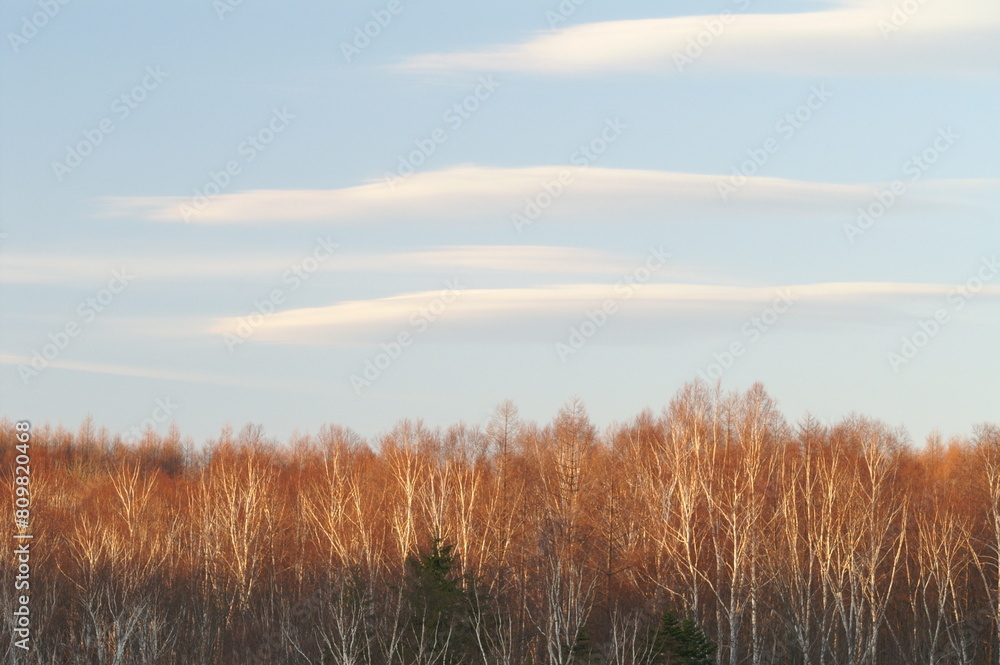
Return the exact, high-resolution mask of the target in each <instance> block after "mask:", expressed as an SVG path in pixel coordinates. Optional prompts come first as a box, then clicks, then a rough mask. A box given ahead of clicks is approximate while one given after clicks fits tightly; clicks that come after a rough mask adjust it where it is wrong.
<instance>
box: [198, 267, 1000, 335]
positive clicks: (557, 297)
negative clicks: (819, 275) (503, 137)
mask: <svg viewBox="0 0 1000 665" xmlns="http://www.w3.org/2000/svg"><path fill="white" fill-rule="evenodd" d="M953 289H954V286H952V285H943V284H916V283H899V282H839V283H821V284H801V285H791V286H767V287H760V286H754V287H748V286H717V285H702V284H678V283H648V284H645V285H643V286H641V287H640V288H630V287H629V286H628V285H626V284H621V283H619V284H617V285H610V284H594V283H582V284H561V285H550V286H540V287H535V288H500V289H468V290H465V291H463V293H462V296H461V298H458V299H457V300H455V302H454V303H452V304H451V305H450V306H449V308H448V311H447V312H446V313H445V315H444V316H443V317H442V319H443V320H444V321H445V322H446V323H445V324H444V325H448V326H459V327H462V326H479V325H482V324H486V323H488V324H490V325H499V326H502V327H504V329H511V328H517V327H518V326H523V325H524V324H525V323H526V322H534V323H537V322H538V321H539V320H546V321H549V322H551V321H559V320H562V318H565V317H573V316H580V315H581V313H582V312H584V311H585V310H586V309H587V308H588V307H595V306H599V305H600V303H602V302H604V301H605V300H607V299H613V300H616V301H618V302H620V303H625V302H626V301H628V304H627V305H626V306H627V308H628V312H629V315H630V316H639V317H643V318H651V317H652V318H665V319H669V320H670V321H672V322H673V324H675V325H676V324H677V323H678V320H679V319H678V317H684V318H685V319H690V318H692V317H694V318H698V317H705V316H716V315H718V314H719V313H725V312H726V311H729V310H732V309H734V308H743V307H746V304H747V303H757V302H768V301H770V300H772V299H774V298H775V294H776V293H777V292H778V291H787V292H791V293H793V294H794V295H795V298H796V299H797V300H800V301H802V302H803V303H806V304H807V305H809V306H813V307H816V308H820V309H822V308H832V309H835V310H837V313H838V317H839V315H840V314H841V313H842V310H843V308H848V309H851V308H855V307H857V308H861V309H864V310H865V311H869V310H870V309H871V308H872V307H882V308H887V309H892V307H893V306H894V305H898V304H900V303H905V304H907V306H912V304H913V303H914V302H921V301H922V300H926V301H927V302H928V303H930V304H933V302H934V299H935V298H937V299H943V298H944V297H946V296H947V294H948V293H949V292H950V291H951V290H953ZM626 294H627V297H626ZM439 295H440V292H437V291H422V292H415V293H405V294H400V295H394V296H390V297H385V298H375V299H370V300H352V301H344V302H339V303H336V304H333V305H328V306H323V307H309V308H300V309H292V310H286V311H283V312H278V313H275V314H273V315H271V316H269V317H267V318H266V319H265V320H264V321H263V323H262V324H261V325H259V326H258V327H257V329H256V330H255V333H254V335H255V339H256V340H260V341H272V342H287V343H303V344H326V345H338V344H355V343H366V342H369V343H370V342H371V341H372V340H373V339H375V340H377V339H378V335H381V334H386V333H388V332H391V331H392V330H393V328H394V327H396V328H398V327H400V326H405V325H407V324H408V322H409V320H410V318H411V317H412V316H413V315H414V313H416V312H419V311H420V310H421V308H425V307H426V306H427V304H428V303H429V302H431V301H432V300H433V299H434V298H437V297H438V296H439ZM982 295H984V296H986V297H995V296H1000V287H998V286H987V287H984V290H983V292H982ZM240 323H241V318H240V317H223V318H219V319H216V320H215V321H213V322H212V323H211V324H210V325H209V326H208V327H207V329H205V330H204V331H203V332H205V333H208V334H219V335H221V334H225V333H233V331H234V330H236V328H237V326H238V325H240ZM644 329H645V330H646V331H647V332H648V333H649V334H651V335H658V334H660V332H659V330H660V329H659V328H657V327H655V326H653V327H650V326H646V327H645V328H644Z"/></svg>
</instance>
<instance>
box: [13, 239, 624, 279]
mask: <svg viewBox="0 0 1000 665" xmlns="http://www.w3.org/2000/svg"><path fill="white" fill-rule="evenodd" d="M127 259H128V262H129V264H130V265H136V266H141V271H142V272H141V275H142V279H143V281H145V282H149V281H153V280H189V281H190V280H205V279H215V280H219V279H226V278H247V277H254V276H257V277H263V278H266V277H273V276H275V275H278V274H280V273H281V272H282V271H284V270H287V269H288V267H289V265H291V264H293V263H295V262H296V261H299V260H301V257H300V256H296V255H295V254H294V253H286V254H285V255H284V256H280V255H277V254H257V255H252V256H242V257H239V258H227V257H220V256H208V255H198V254H184V253H176V254H174V255H170V256H165V255H164V252H160V254H159V255H158V256H151V255H148V254H141V255H136V256H129V257H127ZM630 265H631V262H630V259H629V258H628V257H624V256H619V255H615V254H613V253H611V252H605V251H600V250H593V249H585V248H580V247H560V246H551V245H439V246H433V247H428V248H426V249H421V250H414V251H408V252H378V253H360V252H353V253H344V254H337V255H336V260H332V261H327V262H324V263H323V264H322V265H321V266H320V267H319V268H318V270H319V271H330V272H377V273H379V274H384V273H387V272H405V271H411V270H413V271H435V272H440V271H442V270H451V269H461V270H462V271H465V272H469V271H476V272H490V271H494V272H512V273H516V272H525V273H536V274H539V273H541V274H557V273H586V274H591V275H594V274H612V273H615V272H619V271H622V270H625V269H628V268H629V267H630ZM121 266H122V259H121V258H120V257H110V256H96V255H94V254H92V253H90V254H88V255H87V256H80V255H69V254H64V255H60V256H53V255H51V254H31V253H19V254H6V255H0V281H3V282H6V283H11V284H58V283H60V282H65V281H70V282H81V281H82V280H88V279H94V280H99V279H101V278H106V277H107V275H108V274H109V273H110V272H111V271H112V270H114V269H117V268H121ZM84 288H87V287H86V286H85V287H84Z"/></svg>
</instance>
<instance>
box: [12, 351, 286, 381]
mask: <svg viewBox="0 0 1000 665" xmlns="http://www.w3.org/2000/svg"><path fill="white" fill-rule="evenodd" d="M31 362H32V358H31V357H29V356H20V355H13V354H7V353H0V364H2V365H26V366H28V367H31V366H32V365H31ZM48 367H51V368H53V369H62V370H71V371H74V372H87V373H89V374H110V375H114V376H127V377H133V378H141V379H157V380H162V381H184V382H188V383H202V384H208V385H218V386H230V387H255V388H273V387H274V383H273V381H271V380H267V381H265V380H259V381H254V380H248V379H245V378H241V377H230V376H219V375H214V374H205V373H202V372H188V371H184V370H177V369H153V368H148V367H134V366H128V365H114V364H108V363H92V362H83V361H77V360H60V359H58V358H57V359H55V360H49V361H48ZM286 385H287V386H288V387H289V388H290V387H291V386H292V385H293V384H286Z"/></svg>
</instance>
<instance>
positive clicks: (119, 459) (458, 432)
mask: <svg viewBox="0 0 1000 665" xmlns="http://www.w3.org/2000/svg"><path fill="white" fill-rule="evenodd" d="M0 439H2V443H0V459H2V464H0V476H2V478H3V480H4V486H5V487H6V488H7V489H6V490H5V491H3V492H0V510H2V511H3V514H5V515H12V514H13V513H14V510H15V506H14V501H15V499H14V497H15V491H14V490H15V484H16V483H15V473H14V469H15V465H16V464H15V458H16V456H17V450H16V448H15V446H16V444H17V439H16V433H15V426H14V423H13V422H12V421H10V420H4V421H0ZM30 478H31V524H30V530H31V533H32V535H33V540H32V541H31V583H30V608H31V626H32V641H31V646H30V648H29V649H27V650H25V649H22V648H19V647H17V646H16V645H15V640H16V636H15V633H14V630H15V626H16V622H15V618H14V617H13V616H12V613H11V611H10V609H8V608H13V607H15V605H16V602H17V601H16V596H17V595H19V594H23V593H25V592H24V591H17V590H15V577H16V575H17V571H18V567H17V559H16V558H15V557H14V556H12V555H11V554H10V552H11V551H13V549H14V547H15V546H16V545H17V543H18V542H19V541H17V540H15V539H14V535H15V534H16V529H17V526H16V525H15V523H14V521H13V520H12V519H9V518H5V519H4V520H2V525H3V526H2V533H0V537H2V538H3V540H4V542H5V543H8V556H6V557H4V563H3V567H2V569H0V577H2V580H0V603H2V606H3V608H4V609H3V619H2V621H3V624H2V625H3V628H2V629H0V661H2V662H6V663H30V664H47V665H69V664H79V665H83V664H87V665H91V664H92V665H133V664H136V665H152V664H161V663H162V664H171V665H173V664H192V665H193V664H199V665H208V664H213V665H215V664H228V663H233V664H236V663H239V664H241V665H258V664H260V665H264V664H267V665H270V664H280V665H285V664H289V665H290V664H293V663H296V664H299V663H302V664H304V663H310V664H318V663H335V664H338V665H348V664H351V665H360V664H373V665H438V664H440V665H458V664H468V665H474V664H481V665H528V664H532V665H543V664H544V665H571V664H579V665H587V664H595V665H596V664H602V665H603V664H608V665H653V664H660V665H668V664H670V665H673V664H678V665H681V664H684V665H695V664H697V665H704V664H707V663H719V664H720V665H721V664H725V665H742V664H746V665H764V664H772V663H773V664H778V663H780V664H790V665H796V664H802V665H805V664H809V665H876V664H878V665H896V664H900V665H901V664H904V663H905V664H907V665H911V664H918V663H921V664H927V665H950V664H955V665H958V664H971V663H977V664H978V663H982V664H984V665H985V664H1000V606H998V603H1000V571H998V566H1000V427H997V426H996V425H991V424H982V425H978V426H976V427H975V428H974V430H973V431H972V432H969V433H967V434H966V435H963V436H955V437H953V438H944V437H942V436H937V435H933V436H931V437H930V438H929V440H928V441H926V442H912V441H910V440H909V437H908V435H907V434H906V432H905V431H903V430H901V429H898V428H894V427H891V426H889V425H886V424H884V423H882V422H879V421H877V420H874V419H872V418H869V417H867V416H863V415H850V416H847V417H845V418H844V419H843V420H841V421H839V422H837V423H831V424H824V423H821V422H819V421H818V420H816V419H814V418H812V417H805V418H803V419H802V420H801V421H800V422H798V423H790V422H788V421H786V419H785V417H784V416H783V415H782V414H781V412H780V411H779V408H778V406H777V404H776V402H775V401H774V399H773V398H771V397H770V396H769V395H768V394H767V392H766V390H765V389H764V387H763V386H761V385H760V384H757V385H754V386H753V387H752V388H750V389H749V390H747V391H746V392H744V393H726V392H722V391H721V390H719V389H715V388H711V387H709V386H707V385H706V384H704V383H701V382H695V383H691V384H688V385H687V386H685V387H684V388H682V389H681V390H680V391H679V392H678V393H677V394H676V395H675V396H674V397H673V399H672V400H671V401H670V402H669V404H668V405H667V406H666V407H665V408H664V409H663V410H662V411H661V412H659V413H654V412H652V411H644V412H641V413H639V414H638V415H637V416H635V417H634V418H633V419H631V420H630V421H627V422H621V423H616V424H612V425H609V426H607V427H606V428H605V429H603V430H600V431H599V430H598V428H597V427H596V426H595V425H594V424H593V423H592V422H591V420H590V417H589V416H588V414H587V412H586V409H585V407H584V405H583V403H582V402H581V401H579V400H577V399H572V400H570V401H569V402H567V403H566V404H565V406H563V408H562V409H561V410H559V412H558V413H557V414H556V415H555V416H554V418H553V419H552V421H551V422H549V423H548V424H545V425H539V424H536V423H532V422H527V421H524V420H522V419H521V418H519V416H518V411H517V408H516V407H515V405H514V404H513V403H511V402H505V403H502V404H500V405H499V406H497V407H496V409H495V410H494V412H493V414H492V416H491V417H490V418H489V420H488V421H487V422H485V423H483V424H478V425H468V424H461V423H460V424H456V425H452V426H450V427H447V428H431V427H428V426H426V425H424V424H423V423H422V422H420V421H401V422H398V423H397V424H395V425H394V426H392V428H391V429H387V430H386V431H385V432H384V433H383V434H381V435H379V436H377V437H373V438H372V440H365V439H363V438H362V437H360V436H358V435H356V434H354V433H352V432H351V431H350V430H349V429H346V428H343V427H340V426H335V425H328V426H325V427H324V428H322V429H321V430H320V431H319V432H318V434H312V435H301V436H299V435H296V436H293V437H291V438H290V440H287V441H276V440H274V439H272V438H270V437H268V436H267V435H266V433H265V431H264V429H263V427H262V426H260V425H247V426H245V427H243V428H242V430H240V431H239V432H238V433H236V432H234V431H233V430H232V429H230V428H226V429H224V430H223V431H222V432H221V434H220V436H219V437H218V438H216V439H213V440H210V441H207V442H194V441H193V440H191V439H190V438H188V437H183V436H182V434H181V433H180V432H179V431H178V430H177V428H176V427H172V428H171V429H170V431H169V432H168V433H166V434H157V433H156V432H154V431H152V430H148V431H147V432H145V434H144V435H143V436H142V437H140V439H139V440H138V441H135V442H128V443H126V442H124V441H123V440H122V437H121V436H119V435H115V434H112V433H109V432H108V431H106V430H103V429H98V428H96V427H95V426H94V425H93V423H92V421H91V420H90V419H88V420H87V421H86V422H84V424H83V425H82V426H80V427H79V429H78V431H76V432H75V433H73V432H71V431H68V430H66V429H64V428H62V427H54V426H48V425H44V424H41V423H38V424H36V425H35V427H34V429H33V430H32V441H31V470H30Z"/></svg>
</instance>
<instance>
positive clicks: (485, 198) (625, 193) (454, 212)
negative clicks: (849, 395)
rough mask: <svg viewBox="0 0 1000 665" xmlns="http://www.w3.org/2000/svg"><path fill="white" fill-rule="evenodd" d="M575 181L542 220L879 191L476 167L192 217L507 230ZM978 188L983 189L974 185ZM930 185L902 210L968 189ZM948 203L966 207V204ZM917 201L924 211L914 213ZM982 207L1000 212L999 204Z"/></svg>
mask: <svg viewBox="0 0 1000 665" xmlns="http://www.w3.org/2000/svg"><path fill="white" fill-rule="evenodd" d="M565 173H569V174H570V175H571V176H572V181H571V182H570V183H569V184H567V185H566V186H565V189H564V191H563V192H562V193H561V195H559V196H557V197H556V200H555V201H553V202H552V203H550V204H549V205H550V207H547V208H546V209H545V210H544V211H542V212H541V214H542V215H543V216H544V219H550V218H551V219H572V220H575V221H576V220H580V221H587V220H597V221H614V222H616V223H620V221H621V220H623V219H625V220H636V221H642V220H645V221H651V220H655V221H671V220H674V221H682V220H685V219H699V220H704V219H744V218H749V217H753V218H766V219H813V218H815V219H823V220H829V219H831V218H834V217H837V216H838V215H840V216H843V215H844V214H847V215H850V214H851V212H852V211H853V210H854V208H855V207H856V206H858V205H861V204H863V203H867V202H868V200H869V199H870V198H871V195H872V193H873V191H874V190H875V189H876V188H877V187H879V186H882V185H881V184H837V183H822V182H808V181H801V180H789V179H784V178H773V177H761V176H753V177H749V178H747V180H746V183H745V184H744V185H743V186H742V187H741V188H740V190H739V192H737V193H736V194H733V195H732V196H731V197H730V199H729V201H728V203H724V202H723V201H722V200H721V198H720V194H719V191H720V190H719V188H720V183H724V182H728V178H729V177H730V176H729V174H724V175H710V174H700V173H676V172H670V171H654V170H639V169H611V168H602V167H588V168H579V167H573V166H533V167H522V168H495V167H485V166H475V165H465V166H457V167H452V168H448V169H443V170H439V171H430V172H426V173H417V174H415V175H413V176H411V177H410V178H408V179H406V180H404V181H403V182H402V183H400V184H398V185H397V186H396V187H395V189H393V188H390V187H389V186H388V185H386V184H385V183H384V182H381V181H374V182H369V183H367V184H364V185H356V186H352V187H344V188H340V189H328V190H315V189H313V190H294V189H280V190H279V189H269V190H249V191H244V192H236V193H232V194H223V195H220V196H218V197H217V198H216V199H214V200H212V201H211V202H210V203H209V204H208V205H207V206H206V207H205V209H204V210H202V211H201V212H200V213H199V214H198V215H195V216H193V217H192V218H191V220H190V221H191V222H192V223H197V224H238V223H266V222H271V223H278V224H286V223H290V222H324V223H336V224H352V223H367V222H406V221H408V220H432V221H437V220H440V221H446V222H466V223H468V222H471V221H477V222H479V221H481V220H484V219H486V220H492V221H494V222H502V223H504V224H508V225H509V224H510V223H511V217H512V215H513V214H515V213H521V214H523V209H524V207H525V200H526V199H532V198H537V197H538V195H539V193H545V191H546V190H545V189H544V186H545V184H546V183H552V182H554V181H556V180H558V178H559V176H560V174H565ZM975 182H976V183H980V181H978V180H977V181H975ZM932 184H934V183H932V181H926V182H920V183H917V184H915V185H914V186H913V187H912V190H911V191H910V192H908V193H907V196H906V198H905V200H904V201H903V202H902V203H901V204H900V206H901V208H906V206H911V207H913V208H915V209H925V208H926V205H934V204H936V203H937V202H938V201H939V200H940V199H941V197H942V196H943V195H945V194H947V192H951V191H956V192H960V193H961V192H964V190H966V189H968V187H967V186H965V185H963V184H962V181H942V182H941V183H937V184H935V188H934V194H935V196H934V197H925V196H923V195H922V194H921V192H922V188H924V187H927V186H928V185H932ZM949 200H950V201H951V203H950V205H952V206H955V205H958V206H962V205H964V203H962V200H961V198H960V197H952V198H951V199H949ZM102 203H103V214H104V215H107V216H116V217H121V216H129V217H134V218H138V219H143V220H149V221H159V222H182V221H184V220H183V216H182V214H181V208H180V206H181V205H183V204H186V203H188V200H187V199H186V198H185V197H176V196H140V197H107V198H105V199H103V201H102ZM914 203H917V204H924V205H920V206H913V204H914ZM980 203H982V204H985V205H988V206H990V207H992V208H997V207H998V201H997V197H996V196H995V195H994V196H989V195H984V197H983V200H982V201H980Z"/></svg>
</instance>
